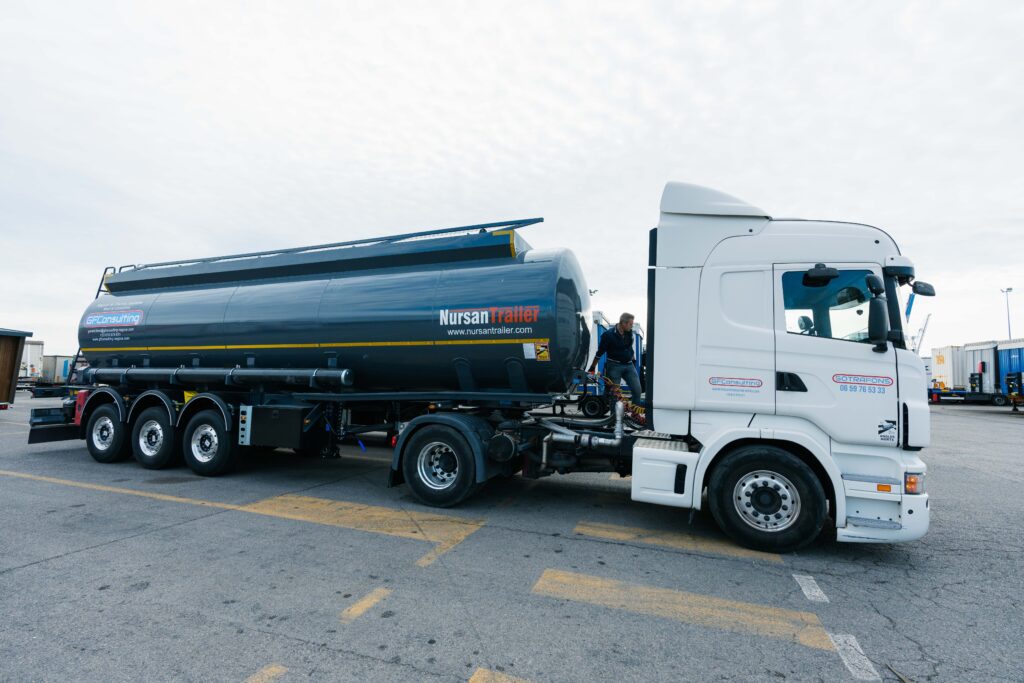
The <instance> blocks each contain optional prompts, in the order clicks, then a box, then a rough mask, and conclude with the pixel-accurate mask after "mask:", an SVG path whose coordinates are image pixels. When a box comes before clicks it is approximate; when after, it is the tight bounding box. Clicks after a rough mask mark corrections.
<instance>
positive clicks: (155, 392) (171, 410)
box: [128, 389, 178, 424]
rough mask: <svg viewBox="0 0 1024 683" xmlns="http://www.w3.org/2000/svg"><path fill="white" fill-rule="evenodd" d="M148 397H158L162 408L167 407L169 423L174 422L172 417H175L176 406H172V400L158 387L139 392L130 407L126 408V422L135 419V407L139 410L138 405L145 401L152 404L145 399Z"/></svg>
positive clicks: (143, 403)
mask: <svg viewBox="0 0 1024 683" xmlns="http://www.w3.org/2000/svg"><path fill="white" fill-rule="evenodd" d="M150 397H155V398H157V399H159V401H160V403H162V404H163V406H164V408H166V409H167V417H168V418H169V419H170V421H171V424H174V421H175V420H174V418H175V417H176V415H177V412H178V411H177V408H175V407H174V401H172V400H171V399H170V398H169V397H168V396H167V394H165V393H164V392H162V391H160V390H159V389H150V390H149V391H144V392H142V393H141V394H139V395H138V396H137V397H136V398H135V400H134V401H132V405H131V407H130V408H128V422H131V421H132V420H134V419H135V414H136V412H138V411H136V408H138V410H139V411H141V410H142V408H141V407H139V406H143V405H145V404H146V403H150V404H152V401H147V400H146V399H147V398H150Z"/></svg>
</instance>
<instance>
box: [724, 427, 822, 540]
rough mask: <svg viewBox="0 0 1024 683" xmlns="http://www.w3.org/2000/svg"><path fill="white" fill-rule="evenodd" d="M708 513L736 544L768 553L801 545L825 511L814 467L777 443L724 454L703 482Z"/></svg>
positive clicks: (813, 532)
mask: <svg viewBox="0 0 1024 683" xmlns="http://www.w3.org/2000/svg"><path fill="white" fill-rule="evenodd" d="M708 502H709V503H710V507H711V514H712V515H713V516H714V518H715V521H716V522H718V525H719V526H720V527H721V528H722V530H723V531H724V532H725V533H726V534H728V535H729V536H730V537H732V538H733V540H735V541H736V542H737V543H739V544H741V545H744V546H746V547H748V548H754V549H756V550H764V551H769V552H789V551H792V550H796V549H798V548H801V547H803V546H805V545H807V544H808V543H810V542H811V541H813V540H814V539H815V538H817V537H818V534H820V533H821V529H822V527H823V526H824V525H825V519H826V516H827V514H828V503H827V499H826V497H825V491H824V489H823V488H822V486H821V482H820V481H818V477H817V476H816V475H815V474H814V471H813V470H811V468H810V467H808V466H807V464H806V463H804V462H803V461H802V460H800V459H799V458H797V457H796V456H795V455H793V454H792V453H790V452H789V451H786V450H783V449H782V448H778V447H776V446H767V445H764V446H761V445H755V446H744V447H742V448H739V449H737V450H735V451H733V452H732V453H729V454H728V455H726V456H725V457H724V458H723V460H721V462H719V463H718V464H717V465H716V466H715V469H714V471H713V472H712V474H711V479H710V481H709V482H708Z"/></svg>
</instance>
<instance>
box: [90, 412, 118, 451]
mask: <svg viewBox="0 0 1024 683" xmlns="http://www.w3.org/2000/svg"><path fill="white" fill-rule="evenodd" d="M113 440H114V423H113V422H111V421H110V418H109V417H101V418H100V419H99V420H97V421H96V424H95V425H94V426H93V428H92V443H93V445H94V446H95V447H96V449H97V450H100V451H105V450H107V449H108V448H110V444H111V443H112V442H113Z"/></svg>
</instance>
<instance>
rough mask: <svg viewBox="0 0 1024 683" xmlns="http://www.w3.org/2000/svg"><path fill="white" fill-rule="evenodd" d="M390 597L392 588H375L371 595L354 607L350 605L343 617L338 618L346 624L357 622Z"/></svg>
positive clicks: (360, 600) (355, 603)
mask: <svg viewBox="0 0 1024 683" xmlns="http://www.w3.org/2000/svg"><path fill="white" fill-rule="evenodd" d="M389 595H391V589H390V588H374V589H373V590H372V591H370V594H369V595H367V596H366V597H364V598H360V599H359V600H357V601H356V602H354V603H353V604H352V605H350V606H349V607H348V609H346V610H345V611H344V612H342V613H341V615H339V616H338V619H340V620H341V621H343V622H344V623H346V624H348V623H351V622H352V621H355V620H356V619H358V618H359V617H361V616H363V615H364V614H366V612H368V611H369V610H370V608H371V607H373V606H374V605H376V604H377V603H378V602H380V601H381V600H383V599H384V598H386V597H388V596H389Z"/></svg>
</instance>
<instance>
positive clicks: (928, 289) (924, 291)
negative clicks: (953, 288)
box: [912, 282, 935, 296]
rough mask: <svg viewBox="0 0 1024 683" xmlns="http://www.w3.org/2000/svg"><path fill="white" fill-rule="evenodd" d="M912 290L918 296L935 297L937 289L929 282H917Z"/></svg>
mask: <svg viewBox="0 0 1024 683" xmlns="http://www.w3.org/2000/svg"><path fill="white" fill-rule="evenodd" d="M912 289H913V292H914V294H917V295H918V296H935V288H934V287H932V286H931V285H930V284H928V283H927V282H915V283H914V285H913V287H912Z"/></svg>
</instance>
